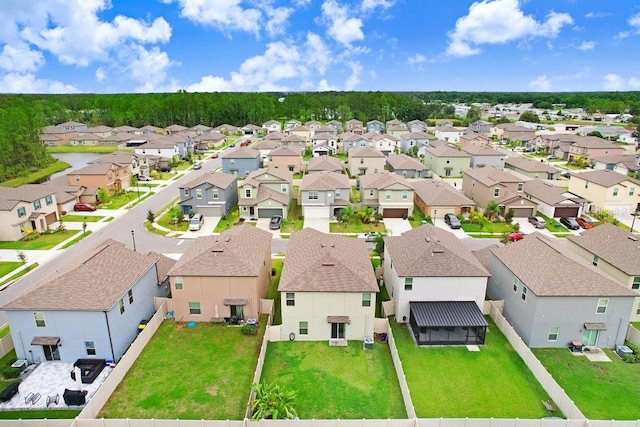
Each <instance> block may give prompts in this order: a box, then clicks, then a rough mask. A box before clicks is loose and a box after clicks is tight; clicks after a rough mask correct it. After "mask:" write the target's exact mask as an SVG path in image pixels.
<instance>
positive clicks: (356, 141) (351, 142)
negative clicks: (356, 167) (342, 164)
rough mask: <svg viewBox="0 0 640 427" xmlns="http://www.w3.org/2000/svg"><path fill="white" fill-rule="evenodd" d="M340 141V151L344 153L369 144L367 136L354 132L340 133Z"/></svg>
mask: <svg viewBox="0 0 640 427" xmlns="http://www.w3.org/2000/svg"><path fill="white" fill-rule="evenodd" d="M339 141H340V143H339V144H338V146H339V147H340V146H341V147H342V150H341V151H340V152H341V153H342V154H347V153H349V150H351V149H352V148H361V147H368V146H369V141H368V140H367V139H366V138H365V137H363V136H362V135H360V134H357V133H352V132H346V133H343V134H342V135H340V137H339Z"/></svg>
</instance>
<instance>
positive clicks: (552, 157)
mask: <svg viewBox="0 0 640 427" xmlns="http://www.w3.org/2000/svg"><path fill="white" fill-rule="evenodd" d="M557 158H558V156H556V155H554V154H549V155H548V156H547V159H548V160H554V159H557Z"/></svg>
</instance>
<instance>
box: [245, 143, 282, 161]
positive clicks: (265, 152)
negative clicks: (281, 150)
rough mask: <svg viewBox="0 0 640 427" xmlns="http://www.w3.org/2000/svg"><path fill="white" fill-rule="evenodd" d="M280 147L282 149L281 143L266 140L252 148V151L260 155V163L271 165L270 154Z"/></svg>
mask: <svg viewBox="0 0 640 427" xmlns="http://www.w3.org/2000/svg"><path fill="white" fill-rule="evenodd" d="M278 147H280V141H278V140H276V139H266V138H265V139H263V140H261V141H259V142H258V143H256V144H254V145H252V146H251V148H252V149H254V150H257V151H258V152H259V153H260V161H261V162H262V164H263V165H267V164H268V163H269V153H271V151H273V150H275V149H276V148H278Z"/></svg>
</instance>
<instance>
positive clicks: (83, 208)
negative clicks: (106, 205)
mask: <svg viewBox="0 0 640 427" xmlns="http://www.w3.org/2000/svg"><path fill="white" fill-rule="evenodd" d="M96 209H97V208H96V207H95V206H93V205H90V204H89V203H76V204H75V205H73V210H74V211H76V212H93V211H95V210H96Z"/></svg>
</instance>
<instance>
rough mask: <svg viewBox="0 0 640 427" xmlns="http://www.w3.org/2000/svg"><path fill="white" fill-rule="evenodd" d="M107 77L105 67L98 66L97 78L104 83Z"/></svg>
mask: <svg viewBox="0 0 640 427" xmlns="http://www.w3.org/2000/svg"><path fill="white" fill-rule="evenodd" d="M106 78H107V72H106V71H105V69H104V68H102V67H98V69H97V70H96V80H97V81H99V82H101V83H102V82H103V81H104V80H105V79H106Z"/></svg>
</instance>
